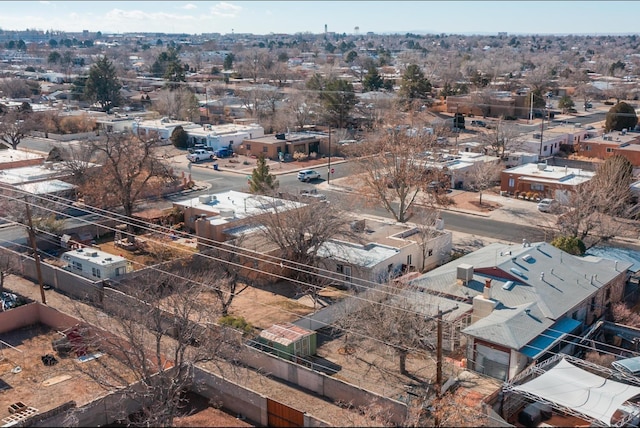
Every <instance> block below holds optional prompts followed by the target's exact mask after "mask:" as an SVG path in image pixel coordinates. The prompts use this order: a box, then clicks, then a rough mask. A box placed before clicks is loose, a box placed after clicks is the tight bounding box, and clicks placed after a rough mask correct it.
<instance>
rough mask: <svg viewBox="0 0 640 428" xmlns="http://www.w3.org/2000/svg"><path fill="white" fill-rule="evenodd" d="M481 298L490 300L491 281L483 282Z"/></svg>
mask: <svg viewBox="0 0 640 428" xmlns="http://www.w3.org/2000/svg"><path fill="white" fill-rule="evenodd" d="M482 297H484V298H485V299H487V300H489V299H491V279H489V278H487V279H485V280H484V289H483V290H482Z"/></svg>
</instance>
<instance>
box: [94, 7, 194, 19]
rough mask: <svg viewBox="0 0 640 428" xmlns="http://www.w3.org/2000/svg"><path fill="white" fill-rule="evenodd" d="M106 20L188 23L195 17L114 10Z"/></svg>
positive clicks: (107, 15) (108, 14)
mask: <svg viewBox="0 0 640 428" xmlns="http://www.w3.org/2000/svg"><path fill="white" fill-rule="evenodd" d="M105 18H106V19H107V20H110V21H120V20H138V21H142V20H149V21H157V20H176V21H187V20H193V16H191V15H177V14H173V13H166V12H152V13H149V12H143V11H141V10H122V9H113V10H111V11H109V12H107V14H106V15H105Z"/></svg>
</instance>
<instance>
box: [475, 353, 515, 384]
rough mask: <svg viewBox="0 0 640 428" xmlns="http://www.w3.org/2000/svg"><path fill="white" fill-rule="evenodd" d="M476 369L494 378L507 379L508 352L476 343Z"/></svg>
mask: <svg viewBox="0 0 640 428" xmlns="http://www.w3.org/2000/svg"><path fill="white" fill-rule="evenodd" d="M476 361H477V362H476V371H478V372H480V373H484V374H486V375H487V376H491V377H494V378H496V379H501V380H507V374H508V373H509V354H508V353H507V352H504V351H499V350H497V349H492V348H489V347H488V346H484V345H476Z"/></svg>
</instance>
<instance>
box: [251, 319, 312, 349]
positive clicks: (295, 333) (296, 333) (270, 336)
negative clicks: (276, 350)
mask: <svg viewBox="0 0 640 428" xmlns="http://www.w3.org/2000/svg"><path fill="white" fill-rule="evenodd" d="M312 334H315V332H314V331H310V330H307V329H304V328H302V327H298V326H297V325H294V324H291V323H288V322H287V323H281V324H274V325H272V326H271V327H269V328H268V329H266V330H262V332H260V337H262V338H263V339H267V340H270V341H272V342H277V343H280V344H282V345H284V346H289V345H291V344H292V343H294V342H297V341H298V340H300V339H301V338H303V337H306V336H311V335H312Z"/></svg>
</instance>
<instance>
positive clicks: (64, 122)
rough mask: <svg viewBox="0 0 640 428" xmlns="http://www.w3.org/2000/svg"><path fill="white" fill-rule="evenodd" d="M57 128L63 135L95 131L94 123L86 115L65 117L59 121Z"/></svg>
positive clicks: (93, 120)
mask: <svg viewBox="0 0 640 428" xmlns="http://www.w3.org/2000/svg"><path fill="white" fill-rule="evenodd" d="M59 127H60V132H62V133H63V134H76V133H79V132H89V131H93V130H95V129H96V121H95V119H91V118H90V117H89V116H87V115H81V116H66V117H63V118H62V119H60V125H59Z"/></svg>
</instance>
